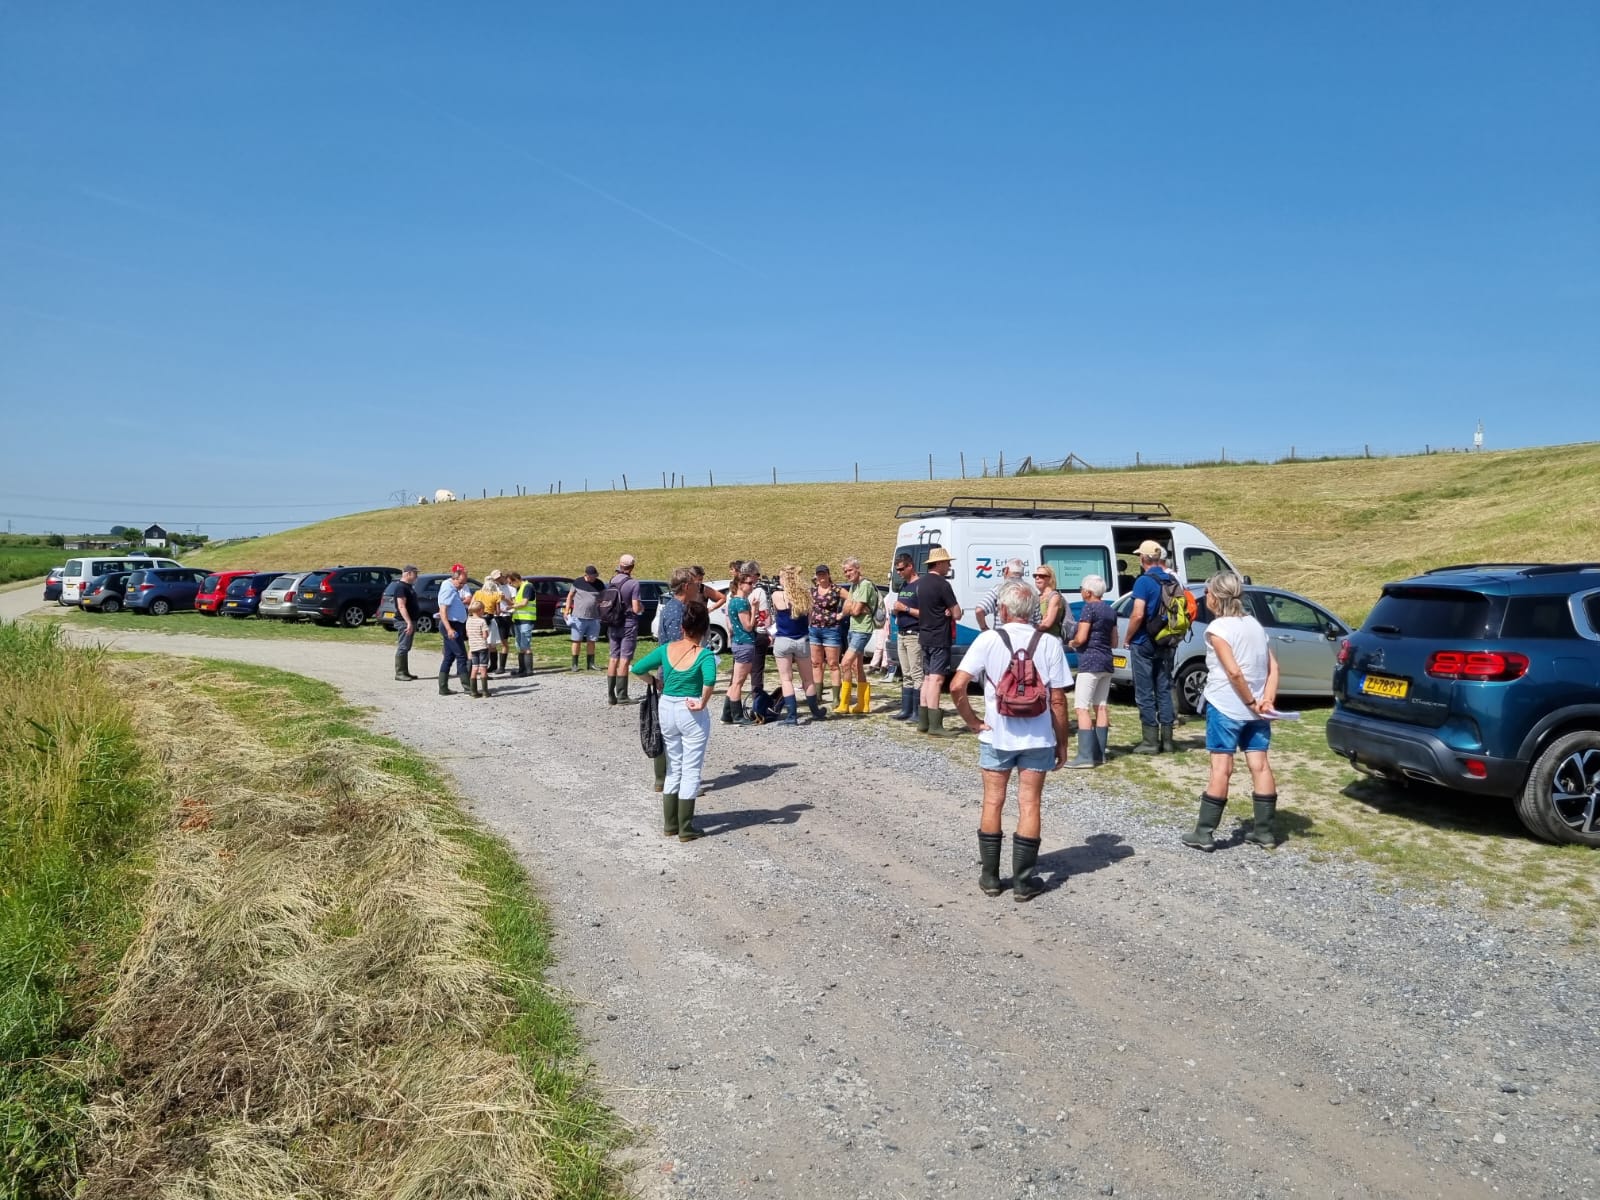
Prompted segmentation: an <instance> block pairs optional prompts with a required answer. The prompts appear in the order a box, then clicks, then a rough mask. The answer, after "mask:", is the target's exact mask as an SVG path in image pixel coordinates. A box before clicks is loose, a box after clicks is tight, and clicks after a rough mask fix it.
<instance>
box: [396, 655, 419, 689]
mask: <svg viewBox="0 0 1600 1200" xmlns="http://www.w3.org/2000/svg"><path fill="white" fill-rule="evenodd" d="M415 678H416V676H415V675H413V674H412V673H411V672H410V671H409V670H407V669H406V656H405V655H404V654H399V653H397V654H396V655H395V656H394V680H395V682H396V683H410V682H411V681H412V680H413V679H415Z"/></svg>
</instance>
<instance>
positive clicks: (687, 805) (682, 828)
mask: <svg viewBox="0 0 1600 1200" xmlns="http://www.w3.org/2000/svg"><path fill="white" fill-rule="evenodd" d="M699 836H700V831H699V830H698V829H696V828H695V827H694V798H693V797H692V796H691V797H690V798H688V799H684V798H683V797H682V796H679V797H678V840H679V841H680V842H692V841H694V840H695V839H696V838H697V837H699Z"/></svg>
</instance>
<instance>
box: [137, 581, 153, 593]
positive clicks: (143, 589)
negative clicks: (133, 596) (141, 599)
mask: <svg viewBox="0 0 1600 1200" xmlns="http://www.w3.org/2000/svg"><path fill="white" fill-rule="evenodd" d="M155 586H156V585H155V584H153V583H141V584H140V585H139V590H140V591H141V592H148V591H149V590H150V589H151V588H153V587H155Z"/></svg>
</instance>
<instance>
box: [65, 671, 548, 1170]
mask: <svg viewBox="0 0 1600 1200" xmlns="http://www.w3.org/2000/svg"><path fill="white" fill-rule="evenodd" d="M116 670H117V671H118V672H119V673H122V674H123V675H124V677H125V679H126V681H127V682H128V683H129V684H130V685H131V686H133V687H136V688H137V689H138V690H139V691H140V692H142V693H143V694H144V695H145V696H146V697H147V702H145V703H141V704H140V705H139V709H140V721H141V733H142V734H143V736H144V737H145V738H146V740H147V741H148V742H149V743H150V744H151V745H153V746H157V747H159V748H160V752H161V755H162V757H163V760H164V767H165V770H166V773H167V776H168V784H169V786H170V787H171V789H172V791H173V794H174V795H175V796H178V797H180V798H182V800H181V803H180V804H179V805H178V806H177V808H176V811H175V813H174V817H173V821H172V826H171V828H170V829H168V830H167V831H166V832H165V834H164V835H163V836H162V837H161V839H160V841H159V848H158V861H157V866H156V870H155V877H154V880H153V883H152V886H151V891H150V894H149V896H148V900H147V906H146V912H147V914H148V916H147V918H146V921H145V925H144V928H143V930H142V931H141V933H140V936H139V937H138V939H137V941H136V942H135V944H134V946H133V947H132V948H131V950H130V951H129V953H128V955H127V957H126V959H125V960H124V963H123V967H122V974H121V978H120V981H119V983H118V986H117V988H116V992H115V995H114V996H113V998H112V1001H111V1003H110V1005H109V1007H108V1009H107V1010H106V1011H105V1013H104V1014H103V1016H102V1019H101V1021H100V1023H99V1026H98V1034H99V1037H100V1038H101V1039H102V1041H103V1042H104V1043H105V1044H107V1045H108V1046H109V1047H110V1048H111V1049H112V1050H114V1051H115V1068H114V1069H115V1075H114V1076H111V1075H109V1074H107V1075H105V1076H104V1077H103V1078H102V1079H100V1080H99V1081H98V1082H99V1083H100V1084H101V1085H102V1094H103V1095H105V1086H106V1085H110V1084H113V1083H114V1084H115V1086H116V1089H117V1090H116V1091H115V1092H113V1093H111V1094H109V1095H108V1096H106V1098H105V1099H103V1100H102V1102H101V1103H99V1104H98V1105H97V1106H96V1107H95V1109H94V1110H93V1118H94V1121H95V1126H96V1130H95V1136H94V1138H93V1139H91V1145H90V1147H89V1152H88V1154H87V1156H86V1163H85V1172H84V1185H83V1190H82V1192H81V1193H80V1194H81V1195H83V1196H90V1197H116V1198H117V1200H142V1198H146V1197H149V1198H154V1197H162V1198H164V1200H180V1198H181V1200H188V1198H190V1197H193V1198H195V1200H199V1198H201V1197H205V1198H206V1200H234V1198H237V1200H256V1198H264V1197H273V1198H275V1200H284V1198H300V1197H305V1198H311V1197H319V1198H320V1197H332V1196H337V1197H351V1198H367V1197H370V1198H372V1200H422V1198H431V1197H438V1198H443V1197H451V1198H456V1200H458V1198H462V1197H513V1196H515V1197H543V1196H549V1195H551V1194H552V1187H551V1184H550V1182H549V1172H548V1170H547V1169H546V1166H547V1164H546V1162H545V1160H544V1157H543V1156H544V1151H543V1150H542V1149H541V1144H542V1136H541V1135H542V1134H543V1133H544V1132H545V1125H546V1123H547V1122H548V1121H549V1120H550V1118H551V1115H552V1114H551V1107H550V1105H549V1103H548V1102H547V1101H546V1100H544V1099H542V1098H541V1096H540V1095H539V1094H538V1093H537V1092H536V1091H535V1089H534V1088H533V1086H532V1084H531V1083H530V1081H529V1080H528V1078H527V1076H526V1075H525V1074H524V1072H523V1071H522V1070H521V1069H520V1068H519V1065H518V1063H517V1062H516V1061H515V1060H514V1059H513V1058H512V1057H510V1056H509V1055H507V1054H504V1053H499V1052H497V1051H494V1050H491V1049H487V1048H485V1040H484V1033H485V1031H486V1030H489V1029H491V1028H493V1027H494V1026H496V1025H497V1024H498V1023H499V1022H500V1021H502V1020H503V1019H504V1018H505V1016H506V1007H507V1002H506V1000H505V999H504V993H503V988H502V986H501V985H502V983H503V981H502V980H501V979H500V978H499V977H498V975H497V969H496V967H495V966H494V965H493V964H492V963H490V962H489V961H487V960H486V959H485V958H484V957H483V956H482V954H481V952H480V947H481V946H482V945H483V940H484V930H483V928H482V925H481V918H480V914H481V912H482V909H483V906H484V903H485V895H484V893H483V891H482V889H480V888H479V887H478V886H476V885H475V884H473V883H471V882H469V881H467V880H466V879H464V877H463V869H464V868H465V866H466V865H467V864H466V858H467V852H466V851H465V850H463V849H462V847H460V846H459V845H458V844H457V843H456V842H455V841H452V840H451V839H449V838H447V837H445V836H442V835H441V832H440V827H439V825H438V823H437V820H436V818H435V816H434V815H433V814H432V812H431V809H430V804H431V800H430V797H429V796H428V795H427V794H426V793H425V792H423V791H422V790H421V789H420V788H417V787H415V786H413V785H410V784H408V783H407V782H406V781H405V780H403V779H398V778H396V777H395V776H394V775H393V774H391V773H389V772H385V771H382V770H379V769H377V768H376V766H375V765H374V764H375V761H376V759H377V757H378V756H380V755H381V754H382V753H384V751H383V750H382V749H381V748H377V747H373V746H368V745H365V744H361V743H355V742H339V741H325V742H318V743H314V744H311V745H308V746H306V747H304V748H303V749H302V750H300V751H299V752H298V753H288V752H284V751H282V750H278V749H274V748H273V747H270V746H269V745H267V744H266V743H265V742H264V741H263V740H262V739H261V738H260V737H259V736H258V735H257V734H256V733H255V732H254V731H253V730H252V729H251V728H250V727H249V726H247V725H245V724H243V723H242V722H240V721H238V720H237V719H235V718H233V717H232V716H230V715H229V714H227V713H226V712H224V711H222V710H221V709H220V708H219V706H217V705H216V704H215V703H214V702H212V701H210V700H208V699H207V698H206V697H205V696H204V695H203V694H202V693H201V692H200V690H199V689H198V687H197V683H198V682H199V681H200V680H201V679H204V680H205V682H206V685H207V686H209V687H213V688H215V687H217V686H226V685H227V684H228V683H229V682H231V681H228V680H226V679H225V677H221V676H215V675H213V676H195V675H193V674H191V675H187V676H185V675H183V674H179V675H178V676H176V677H174V676H173V675H172V674H171V668H170V666H168V667H161V666H156V665H152V664H132V663H130V664H118V665H117V667H116ZM151 689H158V690H159V703H151V702H148V697H149V695H150V690H151ZM106 1070H108V1071H109V1070H110V1068H107V1069H106Z"/></svg>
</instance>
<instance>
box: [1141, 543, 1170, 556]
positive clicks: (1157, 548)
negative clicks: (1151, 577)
mask: <svg viewBox="0 0 1600 1200" xmlns="http://www.w3.org/2000/svg"><path fill="white" fill-rule="evenodd" d="M1166 556H1167V552H1166V551H1165V550H1164V549H1162V547H1161V543H1160V542H1152V541H1148V540H1147V541H1143V542H1140V543H1139V557H1140V558H1166Z"/></svg>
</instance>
